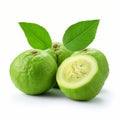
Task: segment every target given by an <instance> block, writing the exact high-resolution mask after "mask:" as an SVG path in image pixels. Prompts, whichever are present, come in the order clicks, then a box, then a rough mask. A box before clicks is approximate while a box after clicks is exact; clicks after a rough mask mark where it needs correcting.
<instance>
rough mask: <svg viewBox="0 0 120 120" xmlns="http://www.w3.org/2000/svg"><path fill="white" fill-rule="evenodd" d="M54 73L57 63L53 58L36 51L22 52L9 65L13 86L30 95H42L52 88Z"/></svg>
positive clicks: (45, 53) (43, 52)
mask: <svg viewBox="0 0 120 120" xmlns="http://www.w3.org/2000/svg"><path fill="white" fill-rule="evenodd" d="M53 54H54V52H53ZM56 71H57V63H56V61H55V59H54V58H53V56H51V55H50V54H49V53H48V52H46V51H43V50H38V49H31V50H27V51H24V52H22V53H21V54H19V55H18V56H17V57H16V58H15V59H14V60H13V61H12V63H11V65H10V76H11V80H12V81H13V83H14V85H15V86H16V87H17V88H18V89H19V90H21V91H22V92H24V93H26V94H31V95H36V94H41V93H44V92H46V91H47V90H49V89H50V88H51V87H53V85H54V84H55V82H56V81H55V77H56Z"/></svg>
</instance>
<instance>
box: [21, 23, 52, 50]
mask: <svg viewBox="0 0 120 120" xmlns="http://www.w3.org/2000/svg"><path fill="white" fill-rule="evenodd" d="M19 25H20V26H21V28H22V29H23V31H24V33H25V36H26V37H27V40H28V43H29V44H30V45H31V46H32V48H36V49H42V50H44V49H47V48H50V47H51V46H52V41H51V38H50V36H49V33H48V32H47V31H46V29H45V28H43V27H42V26H40V25H38V24H35V23H27V22H19Z"/></svg>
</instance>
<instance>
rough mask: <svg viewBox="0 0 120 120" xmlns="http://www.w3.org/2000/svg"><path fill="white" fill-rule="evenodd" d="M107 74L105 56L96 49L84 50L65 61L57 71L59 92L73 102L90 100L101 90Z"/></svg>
mask: <svg viewBox="0 0 120 120" xmlns="http://www.w3.org/2000/svg"><path fill="white" fill-rule="evenodd" d="M108 74H109V65H108V61H107V59H106V57H105V55H104V54H103V53H102V52H101V51H99V50H97V49H92V48H88V49H84V50H82V51H78V52H75V53H73V55H72V56H70V57H69V58H67V59H65V60H64V61H63V62H62V64H61V65H60V66H59V68H58V71H57V76H56V78H57V83H58V85H59V87H60V89H61V91H62V92H63V93H64V94H65V95H66V96H67V97H69V98H71V99H75V100H90V99H92V98H94V97H95V96H96V95H97V94H98V93H99V92H100V91H101V89H102V87H103V85H104V83H105V80H106V78H107V77H108Z"/></svg>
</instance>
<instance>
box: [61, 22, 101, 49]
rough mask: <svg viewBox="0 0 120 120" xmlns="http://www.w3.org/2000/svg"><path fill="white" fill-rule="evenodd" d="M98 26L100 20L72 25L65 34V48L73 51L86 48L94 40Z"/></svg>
mask: <svg viewBox="0 0 120 120" xmlns="http://www.w3.org/2000/svg"><path fill="white" fill-rule="evenodd" d="M98 24H99V20H87V21H81V22H78V23H76V24H73V25H71V26H70V27H69V28H68V29H67V30H66V31H65V33H64V36H63V44H64V46H65V47H66V48H68V49H70V50H72V51H79V50H82V49H84V48H86V47H87V46H88V45H89V44H90V43H91V42H92V41H93V40H94V38H95V35H96V31H97V27H98Z"/></svg>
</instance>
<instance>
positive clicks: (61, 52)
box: [52, 42, 73, 88]
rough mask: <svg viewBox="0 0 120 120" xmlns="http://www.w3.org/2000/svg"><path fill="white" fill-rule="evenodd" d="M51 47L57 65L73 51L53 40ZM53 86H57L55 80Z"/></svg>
mask: <svg viewBox="0 0 120 120" xmlns="http://www.w3.org/2000/svg"><path fill="white" fill-rule="evenodd" d="M52 49H53V50H54V52H55V54H56V56H57V65H58V67H59V65H60V64H61V63H62V62H63V61H64V60H65V59H66V58H67V57H69V56H70V55H71V54H72V53H73V51H71V50H68V49H67V48H66V47H65V46H64V45H63V44H62V43H60V42H53V45H52ZM54 87H55V88H58V85H57V82H56V84H55V86H54Z"/></svg>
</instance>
